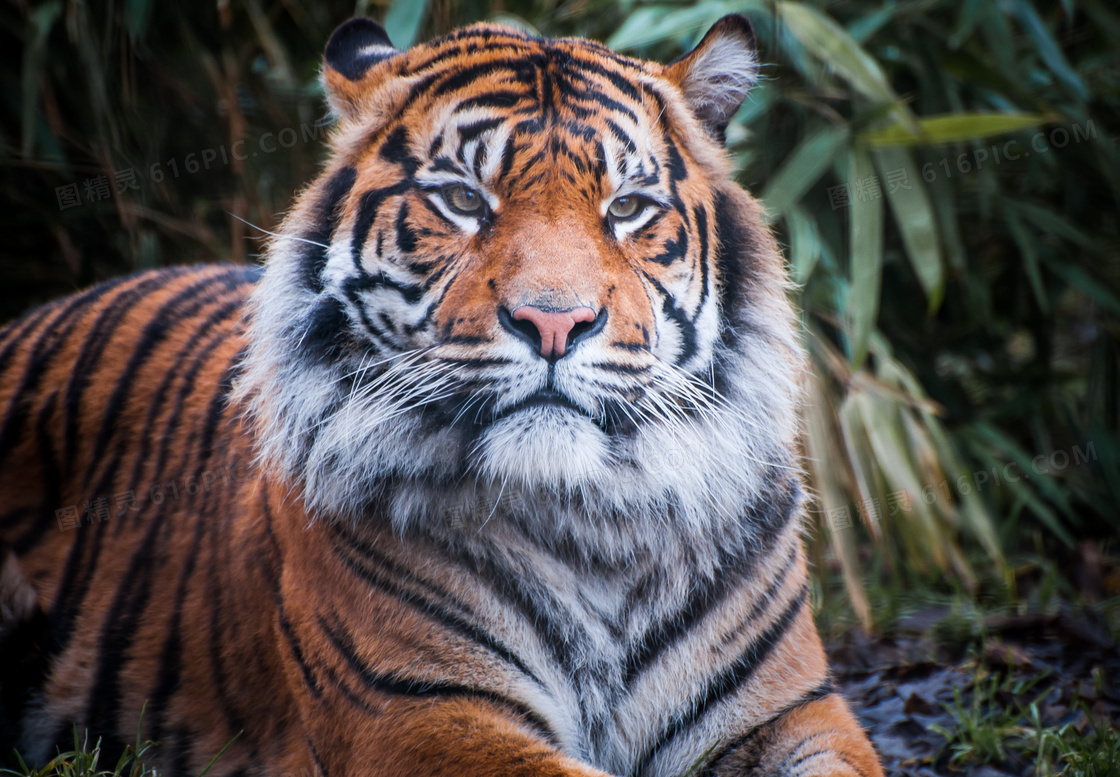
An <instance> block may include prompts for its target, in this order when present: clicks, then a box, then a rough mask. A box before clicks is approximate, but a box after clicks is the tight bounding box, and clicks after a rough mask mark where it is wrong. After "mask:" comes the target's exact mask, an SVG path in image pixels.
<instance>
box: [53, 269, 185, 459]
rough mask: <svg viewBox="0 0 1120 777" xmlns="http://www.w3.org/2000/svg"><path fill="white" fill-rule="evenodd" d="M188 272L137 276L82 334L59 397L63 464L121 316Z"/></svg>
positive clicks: (70, 456) (73, 455)
mask: <svg viewBox="0 0 1120 777" xmlns="http://www.w3.org/2000/svg"><path fill="white" fill-rule="evenodd" d="M187 272H189V270H188V269H186V268H175V269H172V270H161V271H159V272H155V273H150V274H148V275H145V276H140V280H139V281H138V282H137V283H135V284H133V285H132V286H130V287H128V288H126V289H124V290H122V291H121V292H120V293H119V294H117V295H116V296H115V297H114V298H113V301H112V303H111V304H109V305H108V306H106V308H105V309H104V310H102V311H101V312H100V313H99V314H98V315H97V318H96V319H95V320H94V322H93V324H92V325H91V326H90V327H89V329H87V330H86V331H85V332H84V333H83V335H84V338H83V344H82V348H81V350H80V351H79V352H78V357H77V359H75V361H74V364H73V366H72V368H71V369H72V370H73V372H72V373H71V376H70V380H69V382H68V383H67V384H66V393H65V395H64V399H63V410H64V423H63V441H64V442H63V451H62V456H63V461H64V462H65V465H66V466H67V467H70V466H73V464H74V461H75V458H76V456H77V451H76V449H77V445H78V424H79V423H80V422H81V419H82V417H83V413H82V399H83V397H84V395H85V391H86V389H87V388H88V386H89V381H90V377H91V376H92V374H93V372H94V371H95V370H96V368H97V366H98V364H99V363H100V362H101V356H102V354H103V353H104V352H105V348H106V347H107V346H108V345H109V341H110V340H112V339H113V337H114V336H115V335H116V334H117V331H118V330H119V329H120V326H121V324H122V322H123V321H124V319H125V318H126V317H127V316H128V315H129V314H130V313H131V312H132V310H133V309H134V308H135V307H136V306H137V305H139V304H140V303H141V302H143V301H144V300H145V299H147V296H148V293H149V292H151V291H154V290H155V289H157V288H159V287H160V286H164V285H166V284H167V283H169V282H171V281H174V280H177V279H179V278H180V277H182V276H183V275H185V274H186V273H187Z"/></svg>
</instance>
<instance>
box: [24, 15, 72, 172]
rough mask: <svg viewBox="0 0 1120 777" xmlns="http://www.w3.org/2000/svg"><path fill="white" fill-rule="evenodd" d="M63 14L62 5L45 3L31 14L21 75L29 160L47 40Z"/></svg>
mask: <svg viewBox="0 0 1120 777" xmlns="http://www.w3.org/2000/svg"><path fill="white" fill-rule="evenodd" d="M60 13H62V3H60V2H57V0H55V1H54V2H49V3H43V4H42V5H40V6H39V7H37V8H36V9H35V10H34V11H32V13H31V19H30V24H29V29H28V31H27V39H28V44H27V47H26V48H25V49H24V51H23V70H22V73H21V80H22V83H21V92H22V95H21V96H22V98H23V100H22V102H23V104H22V106H21V118H22V122H23V126H22V128H21V129H22V142H21V143H20V151H21V152H22V154H23V156H24V157H30V156H31V155H32V154H33V152H34V150H35V124H36V122H35V118H36V117H37V116H38V115H39V111H38V105H39V88H40V84H41V83H42V78H43V58H44V56H45V55H46V50H47V38H48V36H49V35H50V33H51V28H52V27H53V26H54V23H55V21H56V20H57V19H58V17H59V14H60Z"/></svg>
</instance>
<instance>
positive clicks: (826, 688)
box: [702, 678, 835, 777]
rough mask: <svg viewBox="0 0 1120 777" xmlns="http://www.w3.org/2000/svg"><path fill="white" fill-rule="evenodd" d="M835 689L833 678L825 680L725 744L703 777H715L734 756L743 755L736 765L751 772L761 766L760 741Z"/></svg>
mask: <svg viewBox="0 0 1120 777" xmlns="http://www.w3.org/2000/svg"><path fill="white" fill-rule="evenodd" d="M834 691H835V688H834V687H833V684H832V679H831V678H825V679H824V681H823V682H821V683H820V685H818V686H817V687H816V688H813V689H812V690H810V691H808V692H806V693H804V694H802V695H801V696H800V697H799V698H798V699H797V700H795V701H793V702H792V703H790V704H787V705H786V706H785V707H783V708H782V709H781V710H780V711H779V712H777V713H775V714H773V715H771V716H770V717H769V718H767V719H766V720H765V721H763V722H762V723H759V724H758V725H756V726H753V727H751V728H750V729H749V730H748V731H746V732H745V733H743V734H741V735H740V736H739V737H737V738H735V739H732V740H731V741H729V742H726V743H725V744H723V746H722V747H720V748H719V750H717V751H716V752H715V753H713V755H712V757H711V759H710V760H709V761H708V765H707V766H706V767H705V769H704V771H703V773H702V774H703V777H714V775H715V773H716V770H717V768H718V767H719V765H720V764H721V763H722V762H723V760H724V759H725V758H727V757H728V756H731V755H733V754H741V755H742V756H743V757H742V758H740V760H739V763H737V764H736V765H737V766H739V767H741V768H744V769H746V770H748V771H749V770H750V769H752V768H756V767H758V766H759V764H760V761H761V757H762V755H763V754H764V753H765V747H760V746H759V745H760V740H765V739H766V738H767V737H766V734H767V733H768V732H772V731H773V730H774V728H775V727H776V726H777V725H778V724H779V723H780V722H781V721H782V719H783V718H785V717H786V716H787V715H789V714H790V713H791V712H793V711H794V710H797V709H800V708H801V707H804V706H805V705H806V704H809V703H811V702H814V701H819V700H821V699H824V698H826V697H828V696H831V695H832V694H833V692H834Z"/></svg>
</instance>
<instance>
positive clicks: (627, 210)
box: [607, 197, 642, 219]
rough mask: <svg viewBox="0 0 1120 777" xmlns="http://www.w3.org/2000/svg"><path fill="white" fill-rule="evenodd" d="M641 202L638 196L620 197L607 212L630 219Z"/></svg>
mask: <svg viewBox="0 0 1120 777" xmlns="http://www.w3.org/2000/svg"><path fill="white" fill-rule="evenodd" d="M641 204H642V203H641V201H640V200H639V198H637V197H618V198H616V199H615V201H614V202H612V203H611V206H610V207H609V208H607V212H608V213H610V214H611V215H612V216H614V217H615V218H616V219H629V218H633V217H634V215H635V214H636V213H637V212H638V208H639V207H640V206H641Z"/></svg>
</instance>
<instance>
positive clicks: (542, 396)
mask: <svg viewBox="0 0 1120 777" xmlns="http://www.w3.org/2000/svg"><path fill="white" fill-rule="evenodd" d="M534 407H557V408H561V409H563V410H570V411H571V412H573V413H577V414H579V415H582V416H584V417H585V418H590V419H591V420H593V421H594V420H596V419H595V418H594V417H593V416H592V415H591V414H590V413H588V412H587V411H586V410H584V409H583V408H582V407H580V406H579V405H577V404H576V403H575V402H573V401H572V400H570V399H568V398H567V397H566V396H565V395H564V394H561V393H560V392H559V391H556V390H555V389H548V388H546V389H541V390H540V391H538V392H537V393H535V394H530V395H529V396H527V397H525V399H522V400H521V401H520V402H517V403H515V404H513V405H510V406H509V407H507V408H506V409H505V410H502V411H501V412H498V413H496V414H495V415H494V417H493V419H492V421H491V423H495V424H496V423H499V422H500V421H504V420H505V419H507V418H509V417H510V416H513V415H516V414H517V413H520V412H522V411H524V410H530V409H532V408H534Z"/></svg>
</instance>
